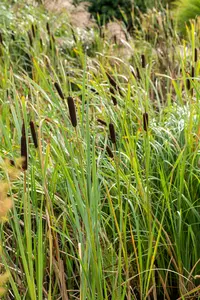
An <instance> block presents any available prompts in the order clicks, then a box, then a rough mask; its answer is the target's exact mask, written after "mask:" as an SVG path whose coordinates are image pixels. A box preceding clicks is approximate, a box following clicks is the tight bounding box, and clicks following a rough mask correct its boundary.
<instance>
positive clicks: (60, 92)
mask: <svg viewBox="0 0 200 300" xmlns="http://www.w3.org/2000/svg"><path fill="white" fill-rule="evenodd" d="M54 86H55V88H56V90H57V92H58V95H59V96H60V98H61V99H63V100H64V99H65V97H64V95H63V92H62V90H61V87H60V85H59V84H58V83H57V82H54Z"/></svg>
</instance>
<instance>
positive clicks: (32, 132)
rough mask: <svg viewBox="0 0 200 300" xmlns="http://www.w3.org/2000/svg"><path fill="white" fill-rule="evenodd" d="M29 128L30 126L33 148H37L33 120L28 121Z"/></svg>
mask: <svg viewBox="0 0 200 300" xmlns="http://www.w3.org/2000/svg"><path fill="white" fill-rule="evenodd" d="M30 128H31V135H32V139H33V143H34V146H35V148H36V149H37V148H38V139H37V133H36V130H35V125H34V122H33V121H30Z"/></svg>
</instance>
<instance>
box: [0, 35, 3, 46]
mask: <svg viewBox="0 0 200 300" xmlns="http://www.w3.org/2000/svg"><path fill="white" fill-rule="evenodd" d="M0 44H2V45H3V36H2V33H1V32H0Z"/></svg>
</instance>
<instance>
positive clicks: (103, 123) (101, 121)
mask: <svg viewBox="0 0 200 300" xmlns="http://www.w3.org/2000/svg"><path fill="white" fill-rule="evenodd" d="M97 121H98V122H99V123H101V124H102V125H104V126H107V123H106V122H105V121H103V120H101V119H97Z"/></svg>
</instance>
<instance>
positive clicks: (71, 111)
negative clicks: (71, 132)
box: [67, 97, 77, 127]
mask: <svg viewBox="0 0 200 300" xmlns="http://www.w3.org/2000/svg"><path fill="white" fill-rule="evenodd" d="M67 103H68V107H69V114H70V119H71V123H72V126H73V127H76V126H77V119H76V109H75V104H74V99H73V98H72V97H67Z"/></svg>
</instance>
